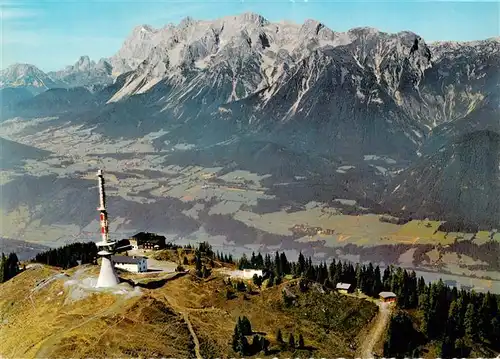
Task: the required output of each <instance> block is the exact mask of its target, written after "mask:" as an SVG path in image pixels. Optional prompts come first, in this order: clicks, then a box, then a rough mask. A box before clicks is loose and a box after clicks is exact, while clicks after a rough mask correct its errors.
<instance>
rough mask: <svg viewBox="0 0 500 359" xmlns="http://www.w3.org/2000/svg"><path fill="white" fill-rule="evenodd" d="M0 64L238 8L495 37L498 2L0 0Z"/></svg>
mask: <svg viewBox="0 0 500 359" xmlns="http://www.w3.org/2000/svg"><path fill="white" fill-rule="evenodd" d="M0 4H1V33H0V40H1V50H2V51H1V54H0V56H1V57H0V60H1V62H0V67H1V68H5V67H7V66H9V65H11V64H13V63H16V62H25V63H31V64H34V65H36V66H38V67H39V68H40V69H42V70H44V71H52V70H58V69H61V68H63V67H64V66H66V65H69V64H73V63H74V62H75V61H76V60H77V59H78V57H79V56H80V55H89V56H90V57H91V58H92V59H94V60H98V59H99V58H101V57H109V56H111V55H113V54H114V53H115V52H116V51H117V50H118V49H119V48H120V46H121V44H122V43H123V41H124V40H125V38H126V37H127V36H128V35H129V34H130V32H131V30H132V28H133V27H134V26H136V25H140V24H150V25H152V26H154V27H161V26H163V25H165V24H166V23H169V22H174V23H178V22H179V21H180V20H181V19H182V18H184V17H186V16H188V15H189V16H192V17H193V18H200V19H214V18H217V17H220V16H225V15H233V14H238V13H242V12H245V11H253V12H257V13H260V14H261V15H263V16H264V17H266V18H267V19H269V20H271V21H277V20H282V19H288V20H293V21H296V22H300V23H302V22H303V21H304V20H305V19H308V18H313V19H317V20H319V21H322V22H323V23H325V24H326V25H327V26H328V27H330V28H331V29H332V30H336V31H345V30H348V29H350V28H352V27H358V26H371V27H376V28H378V29H380V30H382V31H387V32H398V31H402V30H410V31H413V32H416V33H417V34H419V35H421V36H422V37H423V38H424V39H425V40H426V41H427V42H431V41H436V40H458V41H468V40H478V39H485V38H488V37H493V36H499V31H500V22H499V18H500V5H499V2H498V1H481V2H480V1H474V2H465V1H453V2H452V1H409V0H407V1H387V2H381V1H349V2H345V1H342V2H341V1H327V0H323V1H318V0H275V1H262V0H261V1H255V0H225V1H222V0H207V1H201V0H198V1H180V0H156V1H151V0H136V1H133V0H128V1H124V0H107V1H104V0H77V1H75V0H56V1H54V0H31V1H27V0H10V1H9V0H0Z"/></svg>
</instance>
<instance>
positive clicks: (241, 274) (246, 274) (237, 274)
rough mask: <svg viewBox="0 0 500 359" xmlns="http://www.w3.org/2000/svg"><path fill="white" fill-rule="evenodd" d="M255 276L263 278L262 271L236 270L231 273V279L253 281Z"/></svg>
mask: <svg viewBox="0 0 500 359" xmlns="http://www.w3.org/2000/svg"><path fill="white" fill-rule="evenodd" d="M254 274H257V276H260V277H262V270H260V269H243V270H234V271H231V272H230V276H231V278H242V279H252V278H253V276H254Z"/></svg>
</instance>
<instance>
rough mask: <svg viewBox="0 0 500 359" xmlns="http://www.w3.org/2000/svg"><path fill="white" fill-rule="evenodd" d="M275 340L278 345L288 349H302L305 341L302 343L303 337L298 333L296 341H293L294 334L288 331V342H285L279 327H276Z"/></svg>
mask: <svg viewBox="0 0 500 359" xmlns="http://www.w3.org/2000/svg"><path fill="white" fill-rule="evenodd" d="M276 341H277V342H278V345H280V347H281V348H282V349H284V348H286V349H288V350H293V349H304V348H305V343H304V337H303V336H302V334H299V337H298V339H297V341H295V336H294V334H293V333H290V335H289V336H288V343H286V342H285V340H284V339H283V334H282V333H281V329H278V331H277V332H276Z"/></svg>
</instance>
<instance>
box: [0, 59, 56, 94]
mask: <svg viewBox="0 0 500 359" xmlns="http://www.w3.org/2000/svg"><path fill="white" fill-rule="evenodd" d="M61 86H63V85H62V84H60V83H57V81H54V80H53V79H52V78H51V77H50V76H48V75H47V74H46V73H45V72H43V71H42V70H40V69H39V68H38V67H36V66H34V65H30V64H24V63H17V64H13V65H11V66H9V67H7V68H6V69H4V70H2V71H1V72H0V88H7V87H25V88H26V89H28V90H29V91H30V92H32V93H34V94H37V93H40V92H43V91H45V90H47V89H49V88H53V87H61Z"/></svg>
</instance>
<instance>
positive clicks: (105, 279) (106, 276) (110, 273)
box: [96, 256, 120, 288]
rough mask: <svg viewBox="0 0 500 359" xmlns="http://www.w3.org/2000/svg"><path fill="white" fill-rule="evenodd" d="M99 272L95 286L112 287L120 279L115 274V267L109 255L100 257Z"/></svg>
mask: <svg viewBox="0 0 500 359" xmlns="http://www.w3.org/2000/svg"><path fill="white" fill-rule="evenodd" d="M101 259H102V262H101V272H100V273H99V279H97V285H96V288H108V287H114V286H115V285H117V284H118V283H120V280H119V279H118V276H117V275H116V271H115V267H114V266H113V262H112V261H111V259H110V256H105V257H101Z"/></svg>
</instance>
